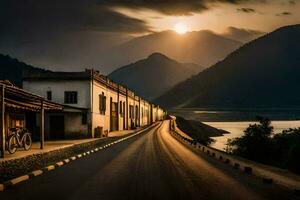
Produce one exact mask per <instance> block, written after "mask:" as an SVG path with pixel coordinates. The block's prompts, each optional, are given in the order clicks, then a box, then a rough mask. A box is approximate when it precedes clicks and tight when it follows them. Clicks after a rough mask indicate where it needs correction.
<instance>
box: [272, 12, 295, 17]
mask: <svg viewBox="0 0 300 200" xmlns="http://www.w3.org/2000/svg"><path fill="white" fill-rule="evenodd" d="M288 15H292V13H291V12H282V13H277V14H276V16H278V17H280V16H288Z"/></svg>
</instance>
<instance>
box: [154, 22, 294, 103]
mask: <svg viewBox="0 0 300 200" xmlns="http://www.w3.org/2000/svg"><path fill="white" fill-rule="evenodd" d="M299 35H300V25H293V26H287V27H282V28H280V29H278V30H275V31H274V32H272V33H269V34H267V35H265V36H263V37H261V38H258V39H256V40H254V41H252V42H250V43H248V44H246V45H244V46H243V47H241V48H240V49H238V50H236V51H234V52H233V53H231V54H230V55H229V56H228V57H227V58H225V59H224V60H223V61H221V62H219V63H217V64H215V65H214V66H212V67H210V68H208V69H206V70H204V71H202V72H200V73H199V74H198V75H195V76H193V77H192V78H190V79H188V80H186V81H184V82H181V83H179V84H178V85H176V86H175V87H174V88H172V89H171V90H169V91H168V92H166V93H165V94H164V95H162V96H161V97H159V98H157V99H156V100H155V102H156V103H158V104H161V105H163V106H166V107H222V108H224V107H275V106H278V107H288V106H300V93H299V92H298V91H299V85H300V78H299V74H300V37H299Z"/></svg>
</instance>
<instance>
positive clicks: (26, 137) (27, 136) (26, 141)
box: [22, 133, 32, 151]
mask: <svg viewBox="0 0 300 200" xmlns="http://www.w3.org/2000/svg"><path fill="white" fill-rule="evenodd" d="M22 142H23V147H24V149H25V150H26V151H28V150H29V149H30V147H31V145H32V140H31V137H30V134H29V133H25V134H24V135H23V137H22Z"/></svg>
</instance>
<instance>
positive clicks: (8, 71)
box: [0, 54, 47, 87]
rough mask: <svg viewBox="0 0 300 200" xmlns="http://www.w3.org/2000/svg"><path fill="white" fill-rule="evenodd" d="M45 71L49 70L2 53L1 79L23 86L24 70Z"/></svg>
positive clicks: (0, 56) (0, 62) (0, 63)
mask: <svg viewBox="0 0 300 200" xmlns="http://www.w3.org/2000/svg"><path fill="white" fill-rule="evenodd" d="M25 71H26V72H45V71H47V70H44V69H41V68H38V67H34V66H31V65H27V64H26V63H23V62H21V61H19V60H17V59H14V58H11V57H10V56H8V55H2V54H0V80H9V81H10V82H12V83H13V84H15V85H16V86H19V87H21V86H22V74H23V72H25Z"/></svg>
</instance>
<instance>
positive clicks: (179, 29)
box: [174, 23, 187, 35]
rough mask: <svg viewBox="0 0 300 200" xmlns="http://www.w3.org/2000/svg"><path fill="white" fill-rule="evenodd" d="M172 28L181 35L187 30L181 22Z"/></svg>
mask: <svg viewBox="0 0 300 200" xmlns="http://www.w3.org/2000/svg"><path fill="white" fill-rule="evenodd" d="M174 30H175V31H176V33H178V34H181V35H182V34H185V33H186V32H187V28H186V25H185V24H183V23H177V24H176V25H175V26H174Z"/></svg>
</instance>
